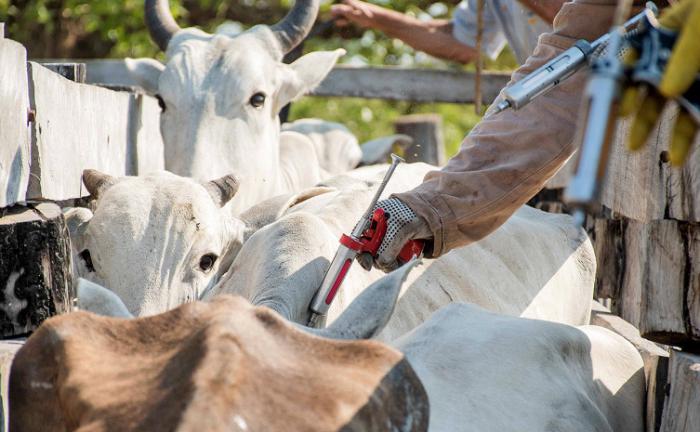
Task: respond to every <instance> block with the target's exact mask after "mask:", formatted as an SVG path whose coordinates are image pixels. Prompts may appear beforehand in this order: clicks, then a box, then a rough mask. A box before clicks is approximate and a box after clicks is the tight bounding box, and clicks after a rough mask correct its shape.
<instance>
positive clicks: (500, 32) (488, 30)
mask: <svg viewBox="0 0 700 432" xmlns="http://www.w3.org/2000/svg"><path fill="white" fill-rule="evenodd" d="M476 20H477V0H462V2H461V3H460V4H459V6H457V9H455V12H454V15H453V21H452V22H453V30H452V33H453V36H454V37H455V39H457V40H458V41H460V42H462V43H464V44H466V45H469V46H471V47H475V46H476ZM551 31H552V26H550V25H549V24H547V23H546V22H545V21H544V20H542V18H540V17H539V16H537V15H536V14H535V13H534V12H532V11H530V10H529V9H527V8H526V7H524V6H523V5H521V4H520V3H519V2H518V1H516V0H484V31H483V37H482V42H481V51H482V52H483V53H484V54H485V55H487V56H488V57H489V58H491V59H495V58H496V57H497V56H498V54H499V53H500V52H501V50H502V49H503V47H504V46H505V44H506V43H508V45H510V47H511V49H512V50H513V52H514V53H515V57H516V58H517V59H518V61H519V62H520V63H521V64H522V63H524V62H525V59H527V58H528V56H529V55H530V54H532V51H534V49H535V46H537V39H538V38H539V36H540V35H541V34H542V33H547V32H551Z"/></svg>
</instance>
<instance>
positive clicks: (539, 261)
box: [203, 164, 595, 340]
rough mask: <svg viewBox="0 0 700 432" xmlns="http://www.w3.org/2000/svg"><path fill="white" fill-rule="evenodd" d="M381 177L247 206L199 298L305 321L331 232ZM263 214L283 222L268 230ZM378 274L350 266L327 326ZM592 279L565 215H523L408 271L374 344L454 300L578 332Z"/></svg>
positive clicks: (420, 171)
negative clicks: (224, 264) (226, 263)
mask: <svg viewBox="0 0 700 432" xmlns="http://www.w3.org/2000/svg"><path fill="white" fill-rule="evenodd" d="M385 169H386V166H384V167H383V168H381V169H379V168H378V167H367V168H363V169H358V170H355V171H353V172H351V173H350V174H351V175H348V176H340V177H337V178H335V179H333V180H331V181H328V182H326V185H327V186H336V187H338V190H335V191H333V190H327V191H323V190H319V189H316V190H314V193H315V194H316V195H315V196H312V197H310V198H309V197H308V196H303V197H302V198H303V199H301V200H300V201H301V202H297V201H296V200H295V198H294V196H292V197H287V199H286V200H285V199H277V200H270V201H268V202H266V203H263V204H261V206H260V207H262V210H260V209H259V208H258V207H253V208H252V209H250V210H249V211H248V212H246V213H244V214H243V215H242V216H241V217H242V218H243V219H244V220H245V221H246V224H247V226H248V227H255V228H254V229H251V230H250V231H252V232H254V233H253V234H252V235H250V237H249V238H248V239H247V240H246V242H245V243H244V245H243V247H242V248H241V250H240V252H239V253H238V256H237V257H236V259H235V260H234V262H233V265H232V266H231V269H230V270H229V271H228V272H227V273H226V274H225V275H224V277H223V278H222V280H221V282H219V283H218V284H217V285H216V286H215V287H214V288H213V289H212V290H211V291H209V292H207V293H206V294H205V296H204V297H203V298H211V297H213V296H216V295H219V294H222V293H230V294H237V295H241V296H243V297H244V298H247V299H248V300H250V301H251V302H252V303H253V304H259V305H265V306H269V307H270V308H272V309H274V310H276V311H277V312H279V313H280V314H281V315H282V316H284V317H285V318H287V319H289V320H292V321H295V322H298V323H306V320H307V319H308V316H309V314H308V310H307V308H308V305H309V302H310V301H311V298H312V297H313V295H314V293H315V291H316V290H317V289H318V287H319V286H320V284H321V280H322V278H323V275H324V272H325V270H326V268H327V267H328V264H329V261H330V260H331V259H332V257H333V254H334V253H335V250H336V248H337V246H338V239H339V237H340V234H341V233H342V232H349V231H350V230H351V229H352V227H353V226H354V224H355V223H356V222H357V221H358V220H359V218H360V216H361V214H362V213H363V211H364V210H365V208H366V206H367V205H368V204H369V201H370V199H371V197H372V195H373V193H374V190H375V188H376V185H377V183H378V181H377V180H378V179H381V177H382V175H383V172H382V171H383V170H385ZM430 169H433V168H432V167H430V166H428V165H425V164H411V165H401V166H399V167H398V168H397V170H396V172H395V175H394V178H392V180H391V181H390V182H389V186H388V188H387V191H386V194H388V193H391V192H394V191H402V190H406V189H408V188H410V187H413V186H415V185H416V184H417V183H419V182H420V179H421V178H423V175H424V174H425V173H426V172H427V171H429V170H430ZM368 179H374V180H373V181H369V182H368ZM324 192H325V193H324ZM319 193H320V194H319ZM275 207H277V208H276V209H275ZM262 215H282V216H281V217H277V216H276V217H277V220H276V221H274V222H271V221H270V220H269V219H266V218H265V217H263V216H262ZM272 219H274V218H272ZM381 276H382V273H381V272H379V271H377V270H372V271H371V272H366V271H364V270H363V269H362V268H360V266H359V265H357V264H356V265H354V266H353V267H352V269H351V271H350V272H349V274H348V276H347V277H346V279H345V281H344V283H343V285H342V287H341V290H340V293H339V294H338V296H337V297H336V299H335V302H334V304H333V305H332V307H331V310H330V313H329V319H330V321H333V319H334V318H335V317H337V316H338V315H339V313H340V312H341V311H342V310H343V309H345V307H347V305H348V304H350V302H351V301H352V300H353V299H354V298H355V297H356V296H357V295H358V294H359V293H360V292H361V290H362V289H363V288H364V287H366V286H367V285H369V284H370V283H371V282H372V281H375V280H377V279H378V278H379V277H381ZM594 276H595V257H594V254H593V250H592V247H591V244H590V241H589V240H588V237H587V236H586V234H585V232H584V231H583V230H582V229H580V228H578V227H576V226H575V225H574V224H573V221H572V219H571V218H570V217H569V216H566V215H554V214H548V213H544V212H541V211H538V210H535V209H532V208H529V207H523V208H522V209H520V210H519V211H518V212H517V213H516V214H515V215H514V216H513V217H512V218H511V219H510V220H509V221H508V222H507V223H506V224H505V225H504V226H503V227H501V228H500V229H498V230H497V231H496V232H494V233H493V234H491V235H490V236H488V237H487V238H485V239H483V240H481V241H479V242H477V243H475V244H472V245H470V246H468V247H464V248H460V249H457V250H454V251H452V252H450V253H448V254H447V255H445V256H443V257H441V258H439V259H437V260H426V265H425V266H423V267H421V268H420V269H419V270H417V271H416V272H414V273H412V274H411V276H410V279H409V283H408V284H407V285H408V286H407V288H406V290H405V292H404V293H403V294H402V297H401V299H400V300H399V307H398V309H397V313H396V314H395V316H394V317H393V319H392V322H391V323H390V325H389V326H388V327H387V330H386V331H385V332H384V334H383V335H382V338H383V339H384V340H391V339H393V338H394V337H396V336H398V335H401V334H404V333H405V332H406V331H408V330H410V329H412V328H414V327H415V326H417V325H418V324H420V323H421V322H423V321H425V319H427V317H428V316H430V315H431V314H432V313H433V312H434V311H436V310H437V309H439V308H440V307H441V306H443V305H446V304H448V303H451V302H455V301H467V302H471V303H475V304H477V305H480V306H483V307H485V308H486V309H488V310H491V311H494V312H500V313H505V314H509V315H515V316H524V317H533V318H540V319H547V320H551V321H557V322H563V323H568V324H574V325H581V324H586V323H588V320H589V316H590V307H591V306H590V304H591V298H592V292H593V283H594Z"/></svg>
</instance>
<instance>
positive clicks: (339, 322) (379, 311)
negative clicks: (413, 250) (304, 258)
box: [308, 260, 420, 339]
mask: <svg viewBox="0 0 700 432" xmlns="http://www.w3.org/2000/svg"><path fill="white" fill-rule="evenodd" d="M419 263H420V261H419V260H413V261H411V262H409V263H407V264H405V265H403V266H402V267H400V268H398V269H397V270H394V271H393V272H391V273H389V274H388V275H386V276H384V277H383V278H381V279H379V280H378V281H376V282H374V283H373V284H372V285H370V286H369V288H367V289H366V290H364V291H362V293H361V294H360V295H359V296H357V298H356V299H355V300H354V301H353V302H352V303H351V304H350V306H348V308H347V309H346V310H345V312H343V313H342V314H341V315H340V316H339V317H338V318H337V319H336V320H335V321H333V324H331V325H330V326H329V327H327V328H325V329H321V330H316V329H308V330H310V333H313V334H315V335H317V336H322V337H327V338H330V339H369V338H371V337H373V336H375V335H376V334H378V333H379V332H380V331H382V329H383V328H384V326H385V325H386V323H387V322H389V318H391V315H392V314H393V313H394V307H395V306H396V300H398V298H399V293H400V292H401V285H403V283H404V281H405V280H406V277H407V276H408V273H409V272H410V271H411V269H413V267H415V266H416V265H417V264H419Z"/></svg>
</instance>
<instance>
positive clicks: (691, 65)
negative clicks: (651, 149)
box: [620, 0, 700, 166]
mask: <svg viewBox="0 0 700 432" xmlns="http://www.w3.org/2000/svg"><path fill="white" fill-rule="evenodd" d="M659 23H660V24H661V25H662V26H663V27H666V28H669V29H671V30H674V31H679V32H680V37H679V39H678V41H677V42H676V44H675V46H674V48H673V52H672V54H671V58H670V60H669V62H668V64H667V66H666V70H665V71H664V75H663V78H662V80H661V84H660V86H659V89H658V91H657V90H656V89H651V88H649V91H648V93H647V94H646V95H642V94H641V93H640V92H639V91H638V88H637V87H631V88H629V89H627V90H626V91H625V94H624V96H623V100H622V104H621V107H620V114H621V115H623V116H625V115H630V114H635V117H634V120H633V121H632V129H631V131H630V137H629V143H628V146H629V148H630V149H631V150H637V149H640V148H642V146H644V143H645V142H646V140H647V138H648V136H649V133H650V132H651V131H652V129H653V128H654V125H655V124H656V121H657V119H658V117H659V114H660V113H661V111H662V109H663V106H664V103H665V98H669V99H672V98H675V97H678V96H680V95H682V94H683V93H684V92H685V91H686V90H688V88H689V87H690V85H691V84H692V83H693V81H694V80H695V77H696V75H697V74H698V72H700V0H681V1H680V2H678V3H676V4H675V5H673V6H672V7H670V8H668V9H666V10H664V11H663V13H662V14H661V17H660V18H659ZM634 60H636V58H635V53H632V55H631V56H630V57H629V58H628V61H634ZM696 131H697V125H696V124H695V122H694V121H693V119H692V117H691V116H690V114H688V113H687V112H686V111H685V110H683V109H681V112H680V114H679V115H678V119H677V120H676V125H675V127H674V130H673V135H672V138H671V145H670V148H669V159H670V161H671V164H673V165H676V166H679V165H682V164H683V162H685V159H686V157H687V156H688V151H689V150H690V146H691V144H692V143H693V138H694V136H695V133H696Z"/></svg>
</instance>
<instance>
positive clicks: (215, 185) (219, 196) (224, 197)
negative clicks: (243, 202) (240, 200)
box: [202, 174, 241, 207]
mask: <svg viewBox="0 0 700 432" xmlns="http://www.w3.org/2000/svg"><path fill="white" fill-rule="evenodd" d="M240 184H241V182H240V180H239V179H238V177H236V176H235V175H233V174H229V175H225V176H223V177H221V178H218V179H216V180H212V181H208V182H205V183H202V186H204V188H205V189H206V190H207V192H209V195H211V198H212V199H213V200H214V202H215V203H216V204H217V205H218V206H219V207H223V206H225V205H226V203H227V202H229V201H231V198H233V197H234V196H235V195H236V192H238V187H239V186H240Z"/></svg>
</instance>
